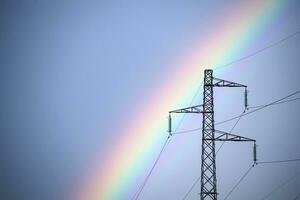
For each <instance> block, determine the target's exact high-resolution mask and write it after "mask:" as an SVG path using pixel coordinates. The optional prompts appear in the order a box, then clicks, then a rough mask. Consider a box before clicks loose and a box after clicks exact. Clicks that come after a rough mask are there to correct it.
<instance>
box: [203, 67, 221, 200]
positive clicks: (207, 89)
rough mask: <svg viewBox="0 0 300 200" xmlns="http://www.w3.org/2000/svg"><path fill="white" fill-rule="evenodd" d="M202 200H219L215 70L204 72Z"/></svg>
mask: <svg viewBox="0 0 300 200" xmlns="http://www.w3.org/2000/svg"><path fill="white" fill-rule="evenodd" d="M203 111H204V112H203V121H202V127H203V128H202V155H201V193H200V200H216V199H217V177H216V153H215V140H214V139H215V127H214V98H213V70H205V71H204V92H203Z"/></svg>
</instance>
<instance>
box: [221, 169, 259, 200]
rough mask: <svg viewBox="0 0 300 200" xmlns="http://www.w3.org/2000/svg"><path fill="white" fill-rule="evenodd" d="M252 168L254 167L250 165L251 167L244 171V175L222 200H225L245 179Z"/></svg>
mask: <svg viewBox="0 0 300 200" xmlns="http://www.w3.org/2000/svg"><path fill="white" fill-rule="evenodd" d="M253 167H254V165H251V167H250V168H249V169H248V170H247V171H246V173H245V174H244V175H243V176H242V177H241V178H240V179H239V181H238V182H237V183H236V184H235V185H234V186H233V188H232V189H231V190H230V191H229V193H228V194H227V195H226V196H225V198H224V200H226V199H227V198H228V197H229V196H230V195H231V194H232V192H233V191H234V190H235V189H236V188H237V187H238V186H239V185H240V184H241V182H242V181H243V180H244V178H246V176H247V175H248V174H249V172H250V171H251V169H252V168H253Z"/></svg>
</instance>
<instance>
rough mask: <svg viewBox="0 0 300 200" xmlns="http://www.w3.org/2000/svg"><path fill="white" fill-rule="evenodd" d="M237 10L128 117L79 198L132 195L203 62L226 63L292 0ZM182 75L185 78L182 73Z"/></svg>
mask: <svg viewBox="0 0 300 200" xmlns="http://www.w3.org/2000/svg"><path fill="white" fill-rule="evenodd" d="M241 4H242V5H241V6H240V7H237V8H236V9H235V12H233V13H232V14H230V15H229V16H227V17H226V19H227V21H226V19H225V21H222V25H221V26H218V28H217V30H216V31H215V34H214V35H211V36H210V37H209V39H208V40H206V42H205V43H200V42H199V43H198V44H196V45H195V46H196V48H194V49H193V53H192V55H188V56H186V57H185V58H184V59H182V61H181V62H179V63H180V64H179V65H178V61H176V63H177V64H176V67H174V69H178V70H177V71H175V72H174V73H173V74H171V75H170V76H169V78H168V79H167V80H165V82H164V83H162V84H160V86H157V87H155V88H154V89H153V91H150V92H151V93H152V94H153V95H152V98H151V99H149V100H147V102H146V103H145V104H144V105H141V108H137V109H138V110H139V113H138V114H137V115H135V116H132V117H131V120H130V118H129V120H128V121H127V124H128V125H126V127H123V128H122V130H120V132H121V134H120V137H119V138H118V141H116V142H115V143H114V144H113V145H112V146H111V147H110V149H109V150H107V152H110V153H109V155H108V156H107V157H106V159H105V160H104V161H102V162H101V163H99V165H98V167H95V168H94V169H92V173H91V175H90V176H89V177H87V178H86V179H85V181H83V183H82V184H80V185H79V187H78V192H75V194H76V195H75V197H72V199H77V200H120V199H130V198H132V196H133V194H134V193H135V191H136V190H137V189H138V183H140V181H139V180H141V178H140V176H141V175H143V174H144V173H145V170H146V169H148V168H149V166H150V165H151V163H152V162H153V158H154V157H155V156H156V155H157V153H158V149H160V148H161V146H162V142H163V141H165V137H166V134H167V133H166V129H167V127H166V114H167V112H168V110H171V109H174V108H179V107H182V106H185V105H189V103H190V102H189V101H190V99H191V98H192V96H193V94H194V93H195V91H196V89H197V88H198V87H199V82H201V81H202V78H203V77H202V76H203V75H202V74H203V70H204V67H203V66H220V65H223V64H224V63H225V64H226V63H228V62H230V61H232V60H234V59H236V58H238V57H240V56H241V52H244V51H245V50H246V49H247V48H248V47H249V45H250V44H251V43H253V41H255V39H257V37H258V36H259V35H260V34H261V32H262V31H264V29H265V27H266V25H268V23H271V22H272V21H273V20H274V19H275V18H276V16H277V15H278V14H279V13H280V12H281V11H282V10H283V8H284V7H285V6H286V4H287V3H286V1H284V0H282V1H280V0H251V1H242V3H241ZM178 77H180V78H178Z"/></svg>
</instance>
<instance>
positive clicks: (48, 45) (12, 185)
mask: <svg viewBox="0 0 300 200" xmlns="http://www.w3.org/2000/svg"><path fill="white" fill-rule="evenodd" d="M238 3H239V2H238V1H233V0H231V1H226V3H224V2H223V1H216V2H211V1H196V0H189V1H170V0H166V1H81V0H78V1H72V2H71V1H30V0H28V1H1V3H0V26H1V33H0V43H1V46H0V55H1V59H0V63H1V68H0V70H1V71H0V76H1V78H0V83H1V93H2V94H1V101H0V102H1V110H2V112H1V115H0V116H1V142H0V144H1V145H0V155H1V164H0V166H1V170H0V197H1V199H12V200H19V199H22V200H27V199H28V200H35V199H37V200H38V199H43V200H53V199H56V200H63V199H66V198H67V197H68V195H70V193H71V192H72V190H73V189H74V187H76V183H77V182H78V181H79V180H81V179H82V177H83V176H84V174H85V171H86V169H88V167H89V165H90V163H92V162H93V161H94V160H95V159H99V160H101V159H102V158H103V157H104V155H105V154H106V151H107V149H109V146H110V145H111V144H112V143H114V142H115V141H116V140H118V138H119V137H120V134H122V133H120V132H118V131H116V130H117V128H116V127H117V126H118V125H119V124H124V123H126V116H127V115H128V114H130V116H132V115H134V114H135V113H136V112H137V111H135V110H134V108H135V106H136V105H139V104H140V103H141V102H144V101H146V99H147V98H148V97H149V96H151V93H150V94H149V92H150V91H152V88H153V85H157V83H158V82H160V81H162V80H164V77H165V76H168V75H169V74H172V71H175V70H177V69H175V68H172V67H173V66H170V65H168V64H169V63H170V61H174V60H177V59H178V58H181V56H182V55H185V53H186V51H188V50H190V47H191V45H192V44H193V43H194V39H195V38H200V40H201V41H205V40H206V39H207V37H208V35H209V31H211V30H214V28H215V27H212V25H213V24H216V23H215V22H220V21H222V20H223V19H224V17H226V16H224V13H227V12H228V11H232V12H235V9H236V7H238V6H237V5H238ZM287 5H288V6H287V7H286V8H285V10H284V11H283V12H282V13H281V14H280V15H278V16H276V17H275V18H274V20H273V21H272V22H271V23H270V24H268V25H267V26H266V27H264V29H263V31H262V32H261V33H260V34H259V35H258V36H257V38H256V39H255V40H254V41H253V43H252V44H251V45H250V46H249V47H248V48H247V49H246V51H245V52H243V54H244V55H247V54H249V53H251V52H254V51H256V50H257V49H261V48H263V47H265V46H268V45H269V44H271V43H273V42H276V41H278V40H280V39H281V38H284V37H286V36H287V35H289V34H291V33H294V32H295V31H298V30H299V28H300V12H299V9H300V5H299V3H298V2H296V1H291V3H289V4H287ZM299 44H300V36H295V37H293V38H291V39H289V40H287V41H285V42H284V43H281V44H280V45H277V46H275V47H273V48H270V49H268V50H266V51H264V52H262V53H260V54H258V55H256V56H253V57H251V58H249V59H246V60H243V61H241V62H239V63H235V64H233V65H231V66H228V67H226V68H225V69H224V70H222V72H218V71H216V73H215V74H216V76H219V78H224V79H226V80H232V81H236V82H241V83H244V84H246V85H248V87H249V90H250V95H249V104H250V105H252V106H255V105H260V104H264V103H268V102H270V101H272V100H275V99H277V98H280V97H282V96H285V95H287V94H289V93H291V92H293V91H295V90H298V89H299V72H300V69H299V63H300V57H299V51H300V46H299ZM239 56H241V55H239ZM237 59H238V57H237ZM198 101H199V102H200V103H201V95H200V96H198V99H196V100H195V103H198ZM242 103H243V98H242V92H241V91H236V90H234V91H233V90H230V89H226V90H224V91H223V90H222V91H219V90H217V91H216V108H215V110H216V121H220V120H222V119H226V118H228V117H230V116H235V115H237V114H239V113H240V112H241V111H242ZM183 106H185V105H183ZM299 111H300V105H299V102H291V103H289V104H282V105H277V106H274V107H272V108H267V109H265V110H263V111H260V112H257V113H256V114H253V115H250V116H247V117H245V118H243V119H242V120H241V121H240V123H239V124H238V126H237V127H236V129H235V132H236V133H238V134H241V135H245V136H248V137H251V138H255V139H257V141H258V145H259V148H258V152H259V153H258V158H259V159H261V160H276V159H289V158H299V157H300V147H299V144H298V141H299V139H300V136H299V130H300V127H299V123H298V121H299V120H298V119H299V118H300V114H299ZM200 122H201V120H199V119H198V118H193V117H187V118H186V120H185V121H184V123H183V124H182V126H181V129H182V130H184V129H190V128H194V127H199V126H200ZM231 126H232V124H226V125H224V126H222V127H220V129H221V128H222V129H223V130H228V129H230V127H231ZM179 144H180V145H183V146H181V147H179ZM166 151H167V152H166V154H164V155H163V157H162V162H160V164H159V165H158V166H157V168H156V170H155V173H154V174H153V176H152V177H151V179H150V181H149V183H148V185H147V187H146V188H145V190H144V191H143V193H142V196H141V199H143V200H152V199H181V198H182V197H183V196H184V194H185V192H186V191H187V190H188V188H189V187H190V185H191V184H192V183H193V181H194V180H195V179H196V178H197V177H198V176H199V174H200V171H199V169H200V136H199V135H197V134H192V135H188V134H187V135H180V136H178V139H177V140H176V139H175V138H174V140H172V142H171V143H170V145H169V146H168V149H167V150H166ZM251 160H252V146H251V145H250V144H235V143H234V144H225V145H224V147H223V148H222V151H220V153H219V154H218V159H217V170H218V171H217V172H218V191H219V193H220V196H219V197H220V199H222V198H224V197H225V195H226V193H227V192H228V191H229V190H230V189H231V188H232V186H233V185H234V184H235V183H236V181H237V180H238V178H239V177H240V176H241V175H242V174H243V173H244V172H245V171H246V169H247V167H248V166H249V165H250V164H251ZM149 167H150V166H149ZM299 168H300V163H294V164H280V165H268V166H267V165H264V166H263V165H262V166H257V167H255V168H254V169H253V171H252V173H251V174H250V175H249V177H247V179H246V180H245V182H243V183H242V184H241V185H240V187H239V188H237V190H236V191H235V192H234V193H233V194H232V196H231V199H245V200H248V199H249V200H250V199H260V198H261V197H263V196H264V195H265V194H267V193H268V191H271V190H272V188H274V187H276V185H277V184H280V183H281V182H283V181H284V180H285V179H287V178H288V177H289V176H292V175H293V174H295V173H296V171H297V170H298V169H299ZM145 170H147V169H145ZM145 172H146V171H145ZM299 186H300V176H299V177H298V178H295V179H294V180H293V182H292V183H291V184H289V185H286V186H285V187H284V188H282V190H280V191H278V192H276V193H275V194H274V196H272V197H270V199H273V200H279V199H293V198H294V197H295V196H296V195H297V192H299ZM198 192H199V186H197V187H196V188H195V189H194V190H193V191H192V193H191V195H190V196H189V198H188V199H191V200H192V199H199V196H198ZM125 199H126V200H127V199H130V197H124V200H125Z"/></svg>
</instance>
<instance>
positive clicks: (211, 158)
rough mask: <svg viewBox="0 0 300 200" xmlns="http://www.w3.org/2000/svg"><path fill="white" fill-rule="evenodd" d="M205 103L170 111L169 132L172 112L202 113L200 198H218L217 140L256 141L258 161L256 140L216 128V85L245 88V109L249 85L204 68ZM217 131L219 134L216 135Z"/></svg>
mask: <svg viewBox="0 0 300 200" xmlns="http://www.w3.org/2000/svg"><path fill="white" fill-rule="evenodd" d="M203 87H204V88H203V104H202V105H196V106H190V107H186V108H182V109H177V110H173V111H170V112H169V134H170V135H172V118H171V114H172V113H189V114H200V113H202V116H203V119H202V154H201V192H200V200H217V195H218V193H217V173H216V151H215V141H234V142H254V163H255V162H256V144H255V140H253V139H250V138H246V137H242V136H238V135H234V134H231V132H230V133H227V132H224V131H220V130H216V129H215V122H214V90H213V89H214V87H242V88H245V110H246V109H247V104H248V100H247V86H245V85H242V84H239V83H234V82H230V81H226V80H222V79H219V78H215V77H213V70H211V69H207V70H204V85H203ZM215 133H218V134H219V135H218V136H217V137H216V136H215Z"/></svg>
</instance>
